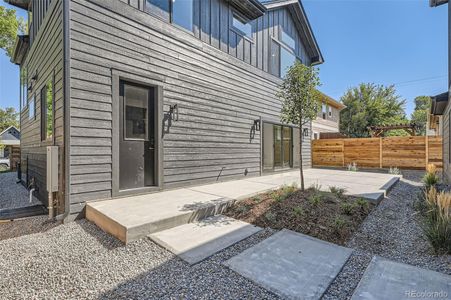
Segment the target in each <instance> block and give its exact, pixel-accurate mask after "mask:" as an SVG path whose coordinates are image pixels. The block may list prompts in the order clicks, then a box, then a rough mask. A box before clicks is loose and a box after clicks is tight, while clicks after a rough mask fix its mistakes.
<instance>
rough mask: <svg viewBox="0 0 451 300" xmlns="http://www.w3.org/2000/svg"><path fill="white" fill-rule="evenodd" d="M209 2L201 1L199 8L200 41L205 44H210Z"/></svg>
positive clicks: (206, 0) (207, 0)
mask: <svg viewBox="0 0 451 300" xmlns="http://www.w3.org/2000/svg"><path fill="white" fill-rule="evenodd" d="M210 5H211V3H210V0H203V1H202V2H201V7H200V16H201V17H200V28H201V32H200V39H201V40H202V41H203V42H205V43H208V44H209V43H210V28H211V18H210Z"/></svg>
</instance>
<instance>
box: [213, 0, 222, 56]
mask: <svg viewBox="0 0 451 300" xmlns="http://www.w3.org/2000/svg"><path fill="white" fill-rule="evenodd" d="M220 22H221V18H220V12H219V0H211V45H212V46H213V47H215V48H219V40H220Z"/></svg>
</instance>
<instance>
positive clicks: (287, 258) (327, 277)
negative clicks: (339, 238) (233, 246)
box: [224, 229, 352, 299]
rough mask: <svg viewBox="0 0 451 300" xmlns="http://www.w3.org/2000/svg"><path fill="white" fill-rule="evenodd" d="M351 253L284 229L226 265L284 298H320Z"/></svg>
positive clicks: (346, 249) (230, 260)
mask: <svg viewBox="0 0 451 300" xmlns="http://www.w3.org/2000/svg"><path fill="white" fill-rule="evenodd" d="M351 253H352V249H349V248H345V247H341V246H338V245H335V244H331V243H328V242H325V241H322V240H318V239H315V238H313V237H310V236H307V235H304V234H300V233H297V232H294V231H291V230H286V229H283V230H282V231H279V232H278V233H276V234H274V235H272V236H270V237H269V238H267V239H266V240H264V241H262V242H260V243H259V244H257V245H255V246H253V247H251V248H249V249H247V250H245V251H243V252H242V253H241V254H239V255H237V256H234V257H232V258H231V259H229V260H228V261H226V262H225V263H224V264H225V265H226V266H228V267H230V268H231V269H232V270H234V271H236V272H237V273H239V274H241V275H242V276H244V277H246V278H248V279H250V280H252V281H254V282H255V283H257V284H259V285H261V286H263V287H264V288H266V289H268V290H270V291H272V292H274V293H276V294H277V295H279V296H281V297H284V298H289V299H320V298H321V296H322V295H323V294H324V292H325V291H326V289H327V288H328V287H329V285H330V284H331V282H332V281H333V280H334V279H335V277H336V276H337V274H338V273H339V272H340V270H341V269H342V267H343V265H344V264H345V263H346V261H347V260H348V258H349V256H350V255H351Z"/></svg>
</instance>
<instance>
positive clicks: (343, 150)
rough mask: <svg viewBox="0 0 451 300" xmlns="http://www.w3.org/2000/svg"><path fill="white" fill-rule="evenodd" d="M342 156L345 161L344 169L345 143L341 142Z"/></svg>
mask: <svg viewBox="0 0 451 300" xmlns="http://www.w3.org/2000/svg"><path fill="white" fill-rule="evenodd" d="M341 154H342V157H343V158H342V161H343V167H345V141H343V140H341Z"/></svg>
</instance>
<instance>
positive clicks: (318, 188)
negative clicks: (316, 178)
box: [308, 183, 321, 193]
mask: <svg viewBox="0 0 451 300" xmlns="http://www.w3.org/2000/svg"><path fill="white" fill-rule="evenodd" d="M308 190H309V191H312V192H315V193H319V192H321V185H320V184H318V183H314V184H312V185H311V186H310V187H309V188H308Z"/></svg>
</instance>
